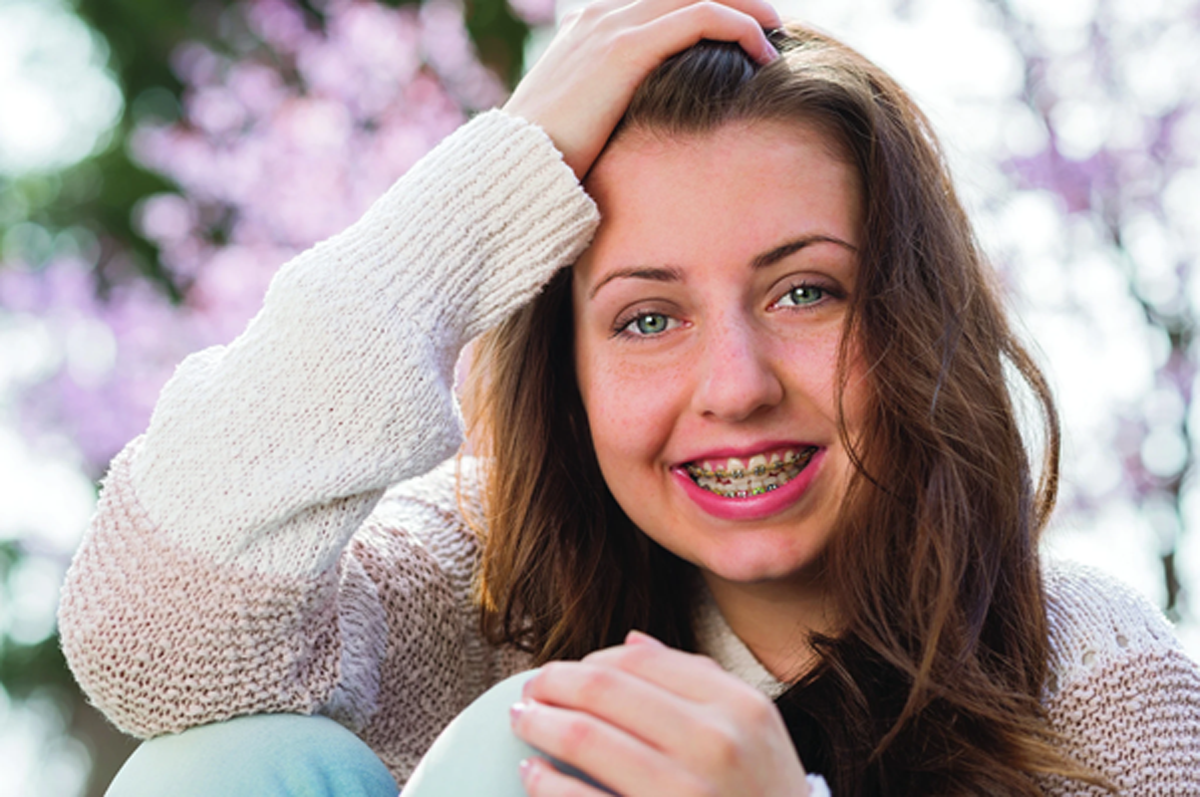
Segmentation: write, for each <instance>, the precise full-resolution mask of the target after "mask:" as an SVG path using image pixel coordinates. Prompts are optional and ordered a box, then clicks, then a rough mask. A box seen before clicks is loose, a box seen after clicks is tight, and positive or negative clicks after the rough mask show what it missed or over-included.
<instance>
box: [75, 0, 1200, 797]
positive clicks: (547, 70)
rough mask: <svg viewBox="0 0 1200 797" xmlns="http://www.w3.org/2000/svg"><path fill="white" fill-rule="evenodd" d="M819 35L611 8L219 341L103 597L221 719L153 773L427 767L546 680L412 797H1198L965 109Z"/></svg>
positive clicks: (153, 692)
mask: <svg viewBox="0 0 1200 797" xmlns="http://www.w3.org/2000/svg"><path fill="white" fill-rule="evenodd" d="M777 26H778V21H777V20H776V18H775V17H774V14H773V12H772V11H771V10H770V9H769V8H768V7H767V6H765V5H762V4H761V3H759V2H758V0H730V2H729V3H728V4H714V3H703V2H702V3H690V2H687V0H638V2H634V3H628V2H625V0H605V2H601V3H599V4H597V5H594V6H591V7H589V8H587V9H585V10H584V11H583V12H582V13H581V14H579V15H577V16H576V17H574V18H572V19H571V20H570V21H569V22H568V23H567V24H566V25H565V26H564V30H563V31H562V33H561V34H560V36H559V38H558V39H557V40H556V42H555V43H554V44H553V45H552V47H551V49H550V51H549V52H548V53H547V55H546V56H545V58H544V59H543V60H542V61H541V62H540V63H539V64H538V65H537V67H535V69H534V70H533V71H532V72H531V73H530V75H529V77H528V78H527V79H526V80H525V81H524V82H523V83H522V85H521V86H520V87H519V88H518V90H517V92H516V93H515V94H514V96H513V98H512V100H511V101H510V103H509V105H508V106H506V109H505V112H494V113H489V114H484V115H482V116H480V117H478V118H477V119H475V120H473V121H472V122H471V123H469V124H468V125H466V126H464V128H463V129H461V130H460V131H458V132H457V133H455V134H454V135H453V136H451V137H450V138H449V139H447V141H445V142H444V143H443V144H442V145H441V146H439V147H438V149H437V150H435V151H434V152H433V153H431V154H430V155H429V156H428V157H427V158H426V159H424V160H423V161H422V162H421V163H420V164H418V165H417V166H416V167H414V168H413V170H412V171H411V172H410V173H409V174H408V175H406V176H405V178H404V179H403V180H401V181H400V182H399V183H398V184H397V185H396V187H395V188H394V189H393V190H392V191H391V192H389V194H388V195H387V196H386V197H384V198H383V199H382V200H380V202H379V203H378V204H376V205H375V206H374V207H373V208H372V209H371V211H370V212H369V213H368V214H367V215H366V217H364V219H363V220H362V221H360V222H359V223H358V224H356V225H355V226H354V227H352V228H351V229H349V230H347V231H346V232H345V233H343V234H342V235H340V236H338V237H336V238H334V239H332V240H331V241H328V242H326V243H325V244H322V245H320V246H318V247H316V248H315V249H313V250H312V251H310V252H308V253H306V254H304V255H302V256H301V257H299V258H297V259H296V260H295V261H294V262H292V263H291V264H289V265H288V266H287V267H285V268H284V269H283V270H282V271H281V272H280V274H279V276H278V277H277V278H276V280H275V282H274V283H273V285H272V287H271V290H270V292H269V293H268V296H267V300H266V304H265V306H264V308H263V311H262V313H260V315H259V316H258V317H257V318H256V319H255V320H254V321H253V322H252V323H251V325H250V326H249V328H248V329H247V330H246V332H245V333H244V334H243V335H242V336H241V337H240V338H238V340H237V341H235V342H234V343H233V344H231V345H230V346H228V347H224V348H221V349H216V350H210V351H206V352H201V353H200V354H197V355H195V356H193V357H191V358H189V359H188V360H187V361H186V362H185V363H184V364H183V365H182V366H181V367H180V370H179V372H178V373H177V374H176V376H175V378H174V379H173V380H172V382H171V383H170V384H169V385H168V386H167V388H166V389H165V390H164V392H163V395H162V397H161V399H160V402H159V405H158V407H157V409H156V412H155V416H154V419H153V420H152V422H151V426H150V429H149V430H148V431H147V433H146V434H145V435H144V436H143V437H141V438H139V439H138V440H136V441H134V442H133V443H131V444H130V446H129V447H128V448H127V449H126V451H125V452H124V453H123V454H122V455H121V456H120V457H118V459H117V460H116V461H115V462H114V464H113V467H112V471H111V472H110V475H109V477H108V479H107V482H106V486H105V491H104V494H103V497H102V502H101V507H100V510H99V513H98V515H97V518H96V521H95V523H94V526H93V529H92V530H91V532H90V533H89V535H88V536H87V538H86V540H85V542H84V544H83V547H82V548H81V550H80V552H79V554H78V556H77V558H76V562H75V564H74V565H73V567H72V570H71V573H70V575H69V577H68V583H67V586H66V588H65V591H64V597H63V604H62V606H63V608H62V616H61V627H62V637H63V645H64V650H65V651H66V653H67V655H68V658H69V660H70V662H71V664H72V667H73V669H74V671H75V673H76V676H77V677H78V679H79V681H80V683H81V684H82V685H83V686H84V687H85V688H86V689H87V690H88V692H89V694H90V695H91V696H92V697H93V699H94V700H95V701H96V703H97V705H99V706H100V707H101V708H102V709H103V710H104V711H106V713H107V714H108V715H109V716H110V717H111V718H112V719H113V721H114V722H116V723H117V724H118V725H119V726H120V727H122V728H124V729H125V730H127V731H129V732H131V733H134V734H137V735H141V736H145V737H155V736H163V735H164V734H178V735H173V736H163V738H161V739H156V740H155V741H152V742H150V743H148V744H147V745H146V746H144V747H143V748H142V751H141V752H139V754H138V756H137V757H136V761H135V763H134V764H133V765H132V766H131V768H130V769H129V770H127V772H126V773H125V774H123V775H122V776H121V779H122V784H123V785H122V786H121V788H122V789H124V791H122V792H121V793H124V794H135V793H150V792H151V791H153V788H157V787H152V786H149V785H147V784H152V783H154V782H155V781H154V778H156V777H161V778H165V779H166V781H167V782H169V783H170V788H171V791H172V793H176V794H178V793H197V794H215V793H230V792H232V791H243V792H246V793H271V790H272V789H274V790H275V792H280V791H286V790H287V789H291V788H294V789H296V790H301V791H303V790H309V792H312V791H313V790H315V789H316V788H317V785H316V784H325V785H324V787H323V788H328V789H332V790H335V791H336V793H342V794H349V793H369V790H370V789H381V790H382V792H384V793H386V792H387V791H388V790H389V789H393V790H394V786H391V785H390V784H389V783H388V772H390V775H391V776H392V777H394V778H395V779H396V781H397V782H399V783H402V784H403V783H405V782H406V781H408V780H409V777H410V774H411V773H412V772H413V769H414V767H415V766H416V764H417V762H418V760H419V759H420V758H421V757H422V756H423V755H424V754H425V753H426V752H427V750H429V748H430V745H431V744H432V743H433V740H434V738H435V737H436V736H437V735H438V734H439V732H441V731H442V729H443V728H445V727H446V726H447V724H448V723H450V722H451V720H452V719H453V718H454V717H455V715H456V714H458V712H460V711H461V710H462V709H463V708H464V707H465V706H466V705H467V704H468V703H470V702H471V701H472V700H473V699H474V698H476V697H477V696H479V695H480V694H481V693H483V692H485V690H487V689H488V688H489V687H491V686H493V685H494V684H497V683H498V682H501V681H504V679H505V678H506V676H509V675H512V674H514V673H518V672H521V671H525V670H528V669H529V668H531V667H533V666H535V665H541V664H545V665H546V666H544V667H542V668H541V669H540V670H537V671H536V672H535V673H534V674H532V675H528V674H527V675H524V676H522V677H521V678H520V679H519V680H517V681H512V680H509V681H504V682H503V683H502V684H501V685H500V686H499V687H497V689H498V690H499V691H492V692H489V693H487V694H486V695H484V697H483V698H482V700H481V702H480V703H477V704H476V706H475V707H473V708H472V709H469V710H468V711H467V713H466V714H464V715H463V716H461V717H460V718H459V719H458V720H457V721H456V722H455V723H454V724H452V725H451V726H450V728H449V730H448V731H447V735H445V736H443V738H442V739H441V740H440V741H439V742H438V744H437V745H435V746H434V748H433V750H432V751H431V752H430V753H429V758H428V759H427V760H426V763H425V764H424V765H422V767H421V768H420V770H419V771H418V772H417V775H416V776H415V778H413V780H412V782H411V783H410V784H409V786H407V787H406V794H407V795H414V796H415V797H428V795H432V794H451V793H490V794H508V793H510V791H508V790H510V789H517V790H525V791H527V792H528V793H530V794H535V795H558V794H562V795H568V794H570V795H595V794H601V793H604V792H603V791H602V790H601V789H609V790H611V791H614V792H616V793H620V794H625V795H631V797H636V796H637V795H660V794H672V795H674V794H680V795H688V794H704V795H716V794H721V795H751V794H753V795H805V794H809V793H815V792H816V791H817V790H818V789H821V788H824V786H823V783H824V781H828V785H829V787H830V788H831V790H832V793H833V794H835V795H859V794H863V795H867V794H887V795H893V794H895V795H907V794H912V795H926V794H1046V793H1048V794H1082V793H1098V794H1099V793H1106V792H1111V791H1116V790H1122V791H1124V792H1125V793H1130V794H1185V793H1195V792H1197V791H1198V790H1200V764H1198V763H1197V762H1200V670H1198V669H1197V667H1196V665H1195V663H1193V662H1191V661H1190V660H1189V659H1188V658H1187V657H1186V656H1185V655H1184V654H1183V653H1182V652H1181V651H1180V649H1179V647H1178V645H1177V643H1176V642H1175V641H1174V640H1173V638H1172V637H1171V634H1170V630H1169V628H1168V627H1167V626H1166V624H1165V623H1164V622H1163V620H1162V618H1161V617H1160V616H1159V615H1158V614H1157V613H1156V612H1155V611H1154V610H1153V609H1152V608H1150V607H1148V606H1147V605H1146V604H1144V603H1143V602H1142V601H1140V600H1139V599H1137V598H1135V597H1133V596H1131V595H1130V594H1129V593H1128V592H1126V591H1124V590H1122V589H1120V588H1119V587H1116V586H1114V585H1113V584H1111V583H1109V582H1107V581H1104V580H1103V579H1101V578H1100V577H1098V576H1096V575H1094V574H1090V573H1083V572H1080V571H1076V570H1071V569H1063V568H1048V569H1043V568H1042V566H1041V565H1040V564H1039V561H1038V556H1037V536H1038V532H1039V530H1040V528H1041V526H1042V525H1043V523H1044V521H1045V519H1046V517H1047V515H1048V513H1049V511H1050V508H1051V505H1052V503H1053V499H1054V484H1055V476H1056V472H1057V471H1056V468H1057V421H1056V418H1055V415H1054V409H1053V405H1052V403H1051V400H1050V398H1049V395H1048V393H1047V390H1046V388H1045V384H1044V382H1043V380H1042V378H1041V376H1040V374H1039V372H1038V371H1037V369H1036V367H1035V366H1034V365H1033V364H1032V362H1031V361H1030V359H1029V357H1028V356H1027V355H1026V353H1025V352H1024V350H1023V349H1022V348H1021V346H1020V345H1019V343H1018V342H1017V341H1016V340H1015V339H1014V338H1013V336H1012V334H1011V333H1010V331H1009V329H1008V326H1007V323H1006V321H1005V317H1004V313H1003V311H1002V309H1001V306H1000V303H999V301H998V299H997V297H996V295H995V292H994V289H993V287H992V284H991V280H990V277H989V275H988V272H987V270H986V267H985V265H984V263H983V260H982V257H981V256H980V254H979V252H978V251H977V248H976V246H975V243H974V240H973V237H972V234H971V229H970V226H969V224H968V222H967V220H966V218H965V216H964V214H963V212H962V210H961V208H960V206H959V205H958V203H957V200H956V199H955V196H954V192H953V189H952V187H951V185H950V182H949V180H948V178H947V176H946V172H945V168H944V166H943V164H942V161H941V158H940V156H939V153H938V151H937V148H936V144H935V140H934V137H933V135H932V133H931V132H930V130H929V128H928V125H927V124H926V122H925V120H924V118H923V117H922V116H921V114H920V113H919V111H918V110H917V109H916V108H915V107H914V106H913V104H912V103H911V101H910V100H909V99H908V98H907V96H906V95H905V94H904V93H903V92H902V91H901V90H900V89H899V88H898V87H897V86H896V85H895V84H894V83H893V82H892V81H891V80H890V79H889V78H888V77H887V76H886V75H885V74H883V73H882V72H881V71H880V70H878V69H877V68H876V67H874V66H873V65H871V64H870V63H869V62H867V61H866V60H864V59H863V58H861V57H860V56H858V55H857V54H856V53H854V52H852V51H850V50H849V49H847V48H845V47H844V46H842V45H840V44H838V43H836V42H834V41H833V40H831V39H829V38H828V37H825V36H823V35H820V34H818V33H815V32H813V31H811V30H807V29H805V28H802V27H790V28H788V29H786V30H784V31H780V32H777V33H776V34H774V44H772V43H771V42H769V41H768V40H767V37H766V35H765V34H764V33H763V29H764V28H772V29H773V28H776V27H777ZM701 39H709V40H717V41H723V42H727V44H715V43H712V42H709V43H704V44H700V45H698V46H693V45H696V43H697V42H699V41H700V40H701ZM681 52H682V54H680V55H678V56H676V54H677V53H681ZM671 56H676V57H671ZM668 59H669V60H668ZM664 61H665V63H664ZM564 162H565V166H564ZM579 180H582V181H583V182H582V188H581V186H580V183H579ZM597 211H598V212H597ZM598 221H599V223H598V224H597V222H598ZM481 334H482V338H480V340H479V342H478V344H477V346H476V348H475V349H474V350H473V353H472V361H471V366H470V379H469V383H468V385H467V386H466V390H465V392H464V405H463V406H464V414H465V416H466V419H467V421H468V427H469V438H470V440H471V447H472V450H473V452H474V454H476V455H478V456H477V457H467V456H460V457H458V458H457V459H454V458H452V459H450V460H449V461H448V462H446V463H445V464H442V465H440V466H439V463H442V462H443V461H444V460H447V458H448V457H451V456H452V455H453V454H454V452H455V450H456V449H457V448H458V447H459V446H460V443H461V438H460V434H459V431H458V430H459V424H458V420H457V417H456V413H457V411H456V405H455V401H454V398H453V387H452V386H453V381H454V368H455V363H456V360H457V358H458V355H459V352H460V351H461V349H462V348H463V346H464V345H465V344H466V343H467V341H469V340H472V339H474V338H476V337H477V336H480V335H481ZM1020 386H1024V388H1023V389H1025V391H1026V392H1027V393H1028V394H1029V396H1031V397H1032V399H1033V401H1034V403H1035V404H1036V405H1037V406H1038V407H1040V408H1041V409H1042V411H1043V414H1044V418H1045V431H1046V435H1045V437H1046V440H1047V443H1048V444H1047V449H1046V454H1045V457H1044V461H1043V463H1042V465H1041V480H1040V484H1039V486H1037V487H1036V488H1035V485H1034V483H1033V481H1034V480H1033V476H1032V470H1033V469H1032V467H1031V464H1030V460H1029V457H1028V455H1027V453H1026V447H1025V444H1024V442H1023V440H1022V437H1021V430H1020V428H1019V425H1018V420H1017V411H1016V404H1017V401H1018V399H1017V398H1016V397H1015V391H1017V390H1018V388H1019V387H1020ZM514 703H515V705H513V707H512V711H511V714H509V712H508V711H507V709H508V708H509V706H510V704H514ZM271 714H283V715H297V714H299V715H309V714H318V715H323V716H325V717H329V718H332V719H334V720H336V721H337V723H340V726H344V727H345V728H348V729H350V730H351V731H353V732H354V734H356V735H357V736H358V737H359V738H360V739H361V740H362V742H365V744H366V747H363V746H362V745H361V744H359V743H358V742H357V740H354V739H352V738H347V737H348V736H349V735H348V734H346V733H345V731H341V730H340V726H339V725H335V724H334V723H331V722H328V721H320V720H313V719H305V720H301V719H298V718H296V717H294V716H283V717H277V718H273V719H272V718H270V717H267V716H264V715H271ZM235 717H243V719H235V720H232V721H226V720H230V719H231V718H235ZM510 726H511V730H510ZM187 729H191V730H187ZM185 730H186V732H184V733H180V732H181V731H185ZM339 734H342V735H339ZM518 739H519V740H522V742H521V743H528V744H529V745H532V749H536V750H537V751H539V755H527V753H528V752H531V750H532V749H531V748H522V747H521V743H519V742H518V741H517V740H518ZM368 748H369V749H368ZM522 750H524V751H526V752H522ZM543 756H546V757H550V758H553V759H555V760H556V762H557V763H558V767H555V766H551V765H550V764H549V763H547V760H546V758H544V757H543ZM235 760H236V761H237V762H238V763H237V764H236V766H235V765H234V764H232V763H230V762H231V761H235ZM364 760H365V761H366V762H367V765H366V768H365V769H363V770H362V771H358V762H360V761H364ZM522 760H523V761H524V763H523V764H520V765H519V764H518V762H519V761H522ZM380 761H381V762H382V764H383V765H384V766H386V769H387V772H382V771H381V768H380V765H379V762H380ZM241 767H248V769H242V768H241ZM810 773H816V774H817V775H820V776H823V777H824V781H822V780H821V779H820V778H818V777H816V776H814V775H812V774H810ZM289 778H290V779H292V780H291V783H290V784H289V783H288V782H287V779H289ZM464 778H465V779H464ZM506 779H507V781H506ZM160 782H161V781H160ZM187 788H192V789H193V790H194V791H193V792H186V789H187ZM139 789H141V790H142V791H139Z"/></svg>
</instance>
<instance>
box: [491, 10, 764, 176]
mask: <svg viewBox="0 0 1200 797" xmlns="http://www.w3.org/2000/svg"><path fill="white" fill-rule="evenodd" d="M781 24H782V23H781V22H780V20H779V15H778V14H776V13H775V10H774V9H773V8H771V6H770V5H768V4H767V3H766V2H765V1H764V0H633V2H631V1H630V0H598V2H593V3H591V4H589V5H587V6H584V7H583V8H581V9H578V10H576V11H573V12H571V13H570V14H568V15H567V16H566V17H565V18H564V19H563V21H562V25H561V26H560V28H559V31H558V35H557V36H555V37H554V41H553V42H551V44H550V47H549V48H548V49H547V50H546V52H545V54H544V55H543V56H542V57H541V58H540V59H539V60H538V62H537V63H536V64H534V66H533V68H532V69H531V70H530V71H529V74H528V75H526V76H525V78H524V80H522V81H521V84H520V85H519V86H517V89H516V91H515V92H514V93H513V95H512V97H511V98H510V99H509V101H508V103H507V104H506V105H505V106H504V110H505V111H507V112H508V113H510V114H513V115H514V116H520V117H523V118H524V119H527V120H528V121H530V122H533V123H535V124H537V125H539V126H541V127H542V129H544V130H545V131H546V133H547V134H549V136H550V138H551V140H552V141H554V143H555V145H556V146H557V147H558V148H559V150H560V151H561V152H562V153H563V159H564V160H565V161H566V163H567V165H568V166H570V167H571V168H572V169H574V170H575V174H576V175H577V176H578V177H579V179H580V180H582V179H583V177H584V175H586V174H587V171H588V169H590V168H591V166H592V162H593V161H595V159H596V157H597V156H598V155H599V154H600V150H601V149H603V148H604V144H605V142H606V141H607V140H608V137H609V135H610V134H611V133H612V131H613V128H615V127H616V125H617V122H618V121H620V119H621V116H622V114H624V113H625V108H626V106H627V105H628V104H629V100H630V99H631V98H632V97H633V92H634V90H635V89H636V88H637V87H638V85H639V84H640V83H641V82H642V80H643V79H645V77H646V76H647V75H649V74H650V72H651V71H652V70H653V69H654V67H656V66H658V65H659V64H661V63H662V62H663V61H664V60H666V59H667V58H668V57H669V56H671V55H674V54H675V53H677V52H680V51H682V50H685V49H687V48H688V47H690V46H691V45H693V44H696V43H697V42H699V41H700V40H701V39H710V40H714V41H727V42H737V43H738V44H740V45H741V47H742V49H744V50H745V51H746V52H747V54H749V55H750V56H751V57H752V58H754V59H756V60H758V61H760V62H762V63H766V62H768V61H770V60H772V59H773V58H775V56H776V52H775V49H774V47H772V46H771V44H770V42H768V41H767V37H766V35H765V34H764V32H763V29H764V28H766V29H774V28H777V27H779V26H780V25H781Z"/></svg>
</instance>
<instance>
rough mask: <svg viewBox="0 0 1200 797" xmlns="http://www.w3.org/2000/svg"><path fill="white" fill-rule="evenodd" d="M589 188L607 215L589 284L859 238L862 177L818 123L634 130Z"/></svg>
mask: <svg viewBox="0 0 1200 797" xmlns="http://www.w3.org/2000/svg"><path fill="white" fill-rule="evenodd" d="M585 187H586V189H587V191H588V193H589V194H590V195H591V196H592V198H593V199H595V201H596V203H597V205H598V206H599V208H600V213H601V224H600V228H599V230H598V231H597V235H596V238H595V240H594V242H593V244H592V247H591V248H590V249H589V251H588V252H587V253H586V254H585V256H584V257H583V258H582V259H581V261H580V263H579V264H578V266H577V268H576V274H577V277H579V278H581V279H583V280H584V281H585V282H586V281H589V280H594V279H598V278H600V277H602V276H603V274H602V272H603V271H604V270H606V269H607V268H609V267H613V268H620V267H629V266H636V265H639V264H644V265H649V266H655V265H663V264H672V265H684V266H686V265H687V264H689V263H692V262H705V263H712V262H726V261H728V262H732V263H737V262H743V261H745V262H749V261H750V260H752V259H753V258H754V257H756V256H758V255H760V254H761V253H762V252H763V251H767V250H769V249H771V248H774V247H777V246H779V245H781V244H783V243H785V242H787V241H789V240H794V239H797V238H800V237H803V236H806V235H829V236H833V237H836V238H838V239H840V240H843V241H847V242H849V243H851V244H853V245H855V246H857V245H858V242H859V237H860V227H861V216H862V209H861V206H862V198H861V190H860V188H859V180H858V176H857V174H856V172H855V170H854V168H853V167H852V166H851V165H850V164H849V163H848V160H847V159H846V158H845V157H843V156H842V154H841V151H840V148H839V147H838V145H837V143H836V142H835V141H834V140H833V139H832V138H830V137H829V136H828V135H827V134H826V133H825V132H823V131H822V130H821V129H820V128H818V127H817V126H815V125H811V124H783V123H778V122H746V123H733V124H727V125H723V126H721V127H719V128H717V129H716V130H714V131H711V132H707V133H698V134H687V135H683V136H678V135H666V134H661V133H654V132H645V131H638V130H631V131H627V132H626V133H624V134H623V135H622V136H621V137H620V138H619V139H617V140H616V141H614V142H613V143H612V144H610V145H609V147H608V148H607V149H606V150H605V152H604V154H603V155H602V156H601V158H600V159H599V160H598V161H597V163H596V165H595V166H594V167H593V169H592V171H591V172H590V173H589V175H588V178H587V180H586V182H585ZM643 261H644V262H643Z"/></svg>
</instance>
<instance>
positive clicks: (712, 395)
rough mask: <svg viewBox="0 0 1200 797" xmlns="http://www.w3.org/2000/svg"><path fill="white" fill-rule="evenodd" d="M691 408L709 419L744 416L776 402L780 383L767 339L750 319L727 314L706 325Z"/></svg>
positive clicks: (781, 389)
mask: <svg viewBox="0 0 1200 797" xmlns="http://www.w3.org/2000/svg"><path fill="white" fill-rule="evenodd" d="M705 333H706V334H705V338H704V348H703V353H702V355H701V360H702V361H701V363H699V366H700V367H699V369H698V371H699V373H698V379H697V382H696V390H695V394H694V395H693V405H694V408H695V410H696V411H697V412H698V413H700V414H701V415H704V416H705V417H707V418H710V419H712V420H721V421H726V422H738V421H744V420H747V419H749V418H751V417H753V416H754V415H755V414H756V413H759V412H762V411H763V410H766V409H769V408H771V407H774V406H776V405H778V404H779V403H780V402H781V401H782V400H783V395H784V387H783V382H782V381H781V380H780V378H779V373H778V372H777V370H776V364H775V362H774V361H773V358H772V354H771V347H770V345H769V341H767V340H765V338H764V336H763V333H762V332H761V331H760V330H757V329H756V328H755V325H754V324H753V322H752V321H750V320H749V319H745V318H742V317H740V316H739V317H728V318H723V319H719V320H716V321H715V323H710V324H709V325H708V328H707V329H706V330H705Z"/></svg>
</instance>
